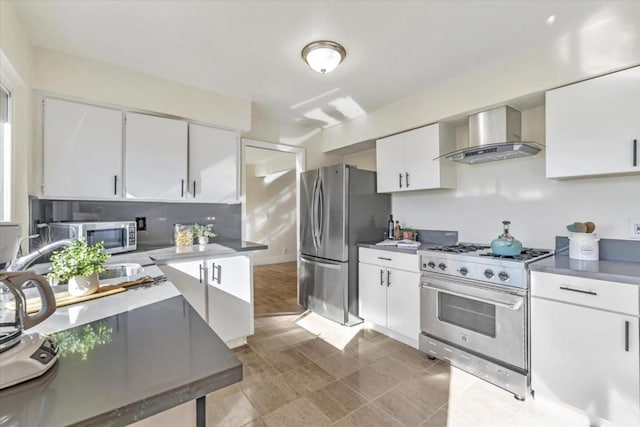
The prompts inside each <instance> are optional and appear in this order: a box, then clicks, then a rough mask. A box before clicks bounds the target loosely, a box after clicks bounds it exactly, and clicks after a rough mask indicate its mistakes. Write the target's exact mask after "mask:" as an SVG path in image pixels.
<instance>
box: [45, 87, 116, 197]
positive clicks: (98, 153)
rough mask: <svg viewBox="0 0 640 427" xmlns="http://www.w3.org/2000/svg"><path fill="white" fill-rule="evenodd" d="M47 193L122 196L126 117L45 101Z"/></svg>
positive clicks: (55, 195) (65, 195)
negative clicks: (123, 135)
mask: <svg viewBox="0 0 640 427" xmlns="http://www.w3.org/2000/svg"><path fill="white" fill-rule="evenodd" d="M43 154H44V163H43V168H44V176H43V194H44V195H45V196H51V197H72V198H75V197H78V198H81V197H85V198H86V197H91V198H96V199H117V198H120V197H122V182H121V180H122V112H121V111H118V110H112V109H108V108H101V107H95V106H91V105H86V104H80V103H76V102H69V101H61V100H57V99H45V100H44V153H43Z"/></svg>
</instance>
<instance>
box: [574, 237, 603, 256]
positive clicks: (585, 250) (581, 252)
mask: <svg viewBox="0 0 640 427" xmlns="http://www.w3.org/2000/svg"><path fill="white" fill-rule="evenodd" d="M599 241H600V238H599V237H598V236H597V235H596V234H594V233H570V235H569V258H572V259H579V260H583V261H598V260H599V259H600V245H599V243H598V242H599Z"/></svg>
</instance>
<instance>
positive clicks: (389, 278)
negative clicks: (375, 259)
mask: <svg viewBox="0 0 640 427" xmlns="http://www.w3.org/2000/svg"><path fill="white" fill-rule="evenodd" d="M389 286H391V270H387V288H388V287H389Z"/></svg>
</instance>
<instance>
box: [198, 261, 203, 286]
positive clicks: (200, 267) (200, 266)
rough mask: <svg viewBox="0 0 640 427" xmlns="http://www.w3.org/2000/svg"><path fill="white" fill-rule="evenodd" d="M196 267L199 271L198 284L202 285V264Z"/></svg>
mask: <svg viewBox="0 0 640 427" xmlns="http://www.w3.org/2000/svg"><path fill="white" fill-rule="evenodd" d="M198 267H199V269H200V283H202V268H203V267H202V264H200V265H199V266H198Z"/></svg>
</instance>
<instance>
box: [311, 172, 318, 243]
mask: <svg viewBox="0 0 640 427" xmlns="http://www.w3.org/2000/svg"><path fill="white" fill-rule="evenodd" d="M318 179H319V177H318V176H316V179H315V180H314V181H313V192H312V194H311V237H312V238H313V246H314V247H315V248H316V249H317V248H318V237H317V233H316V229H317V225H316V224H317V222H318V220H317V218H316V216H317V214H318V210H317V208H316V202H317V200H316V199H317V193H318Z"/></svg>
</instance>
